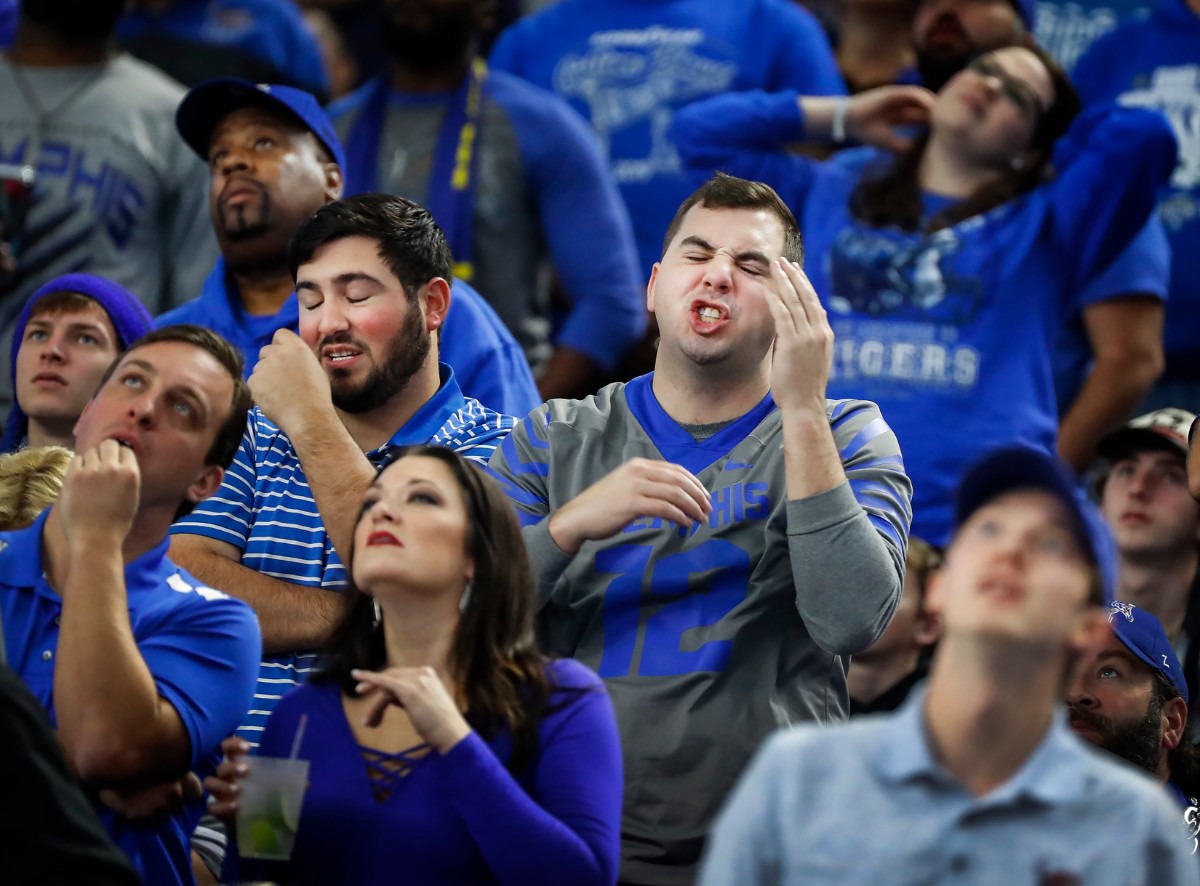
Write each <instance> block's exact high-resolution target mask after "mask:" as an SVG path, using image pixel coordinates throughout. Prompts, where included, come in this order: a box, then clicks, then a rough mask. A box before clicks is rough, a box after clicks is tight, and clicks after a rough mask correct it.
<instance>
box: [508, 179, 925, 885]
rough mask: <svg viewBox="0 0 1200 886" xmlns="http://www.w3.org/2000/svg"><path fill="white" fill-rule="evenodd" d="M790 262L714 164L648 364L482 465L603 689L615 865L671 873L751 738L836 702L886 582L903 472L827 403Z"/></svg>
mask: <svg viewBox="0 0 1200 886" xmlns="http://www.w3.org/2000/svg"><path fill="white" fill-rule="evenodd" d="M802 257H803V253H802V248H801V244H800V234H799V231H798V230H797V228H796V222H795V219H794V218H793V216H792V214H791V212H789V211H788V209H787V207H785V206H784V205H783V203H782V202H781V201H780V200H779V197H778V195H776V194H775V192H774V191H772V190H771V189H770V188H768V187H766V186H765V185H762V184H760V183H758V182H748V181H744V180H742V179H736V178H732V177H729V176H717V177H716V178H714V179H712V180H711V181H709V182H708V183H707V184H705V185H704V186H703V187H701V188H700V189H699V190H698V191H696V193H695V194H693V195H692V196H691V197H689V198H688V200H687V201H685V202H684V204H683V205H682V206H681V207H680V208H679V211H678V213H677V214H676V217H675V219H674V221H673V222H672V223H671V226H670V227H669V228H668V230H667V235H666V239H665V242H664V248H663V256H662V260H661V261H660V262H658V263H657V264H655V266H654V271H653V274H652V275H651V278H650V283H649V286H648V288H647V296H646V302H647V306H648V307H649V308H650V310H651V311H653V312H654V314H655V316H656V317H657V318H658V326H659V331H660V335H661V343H660V344H659V348H658V355H657V359H656V362H655V369H654V372H653V373H652V374H650V375H646V376H642V377H640V378H637V379H634V380H633V381H631V382H629V383H628V384H616V385H609V386H608V387H605V388H603V389H602V390H601V391H600V392H599V393H598V394H597V395H595V396H594V397H590V398H588V399H586V400H580V401H563V400H554V401H551V402H550V403H548V404H546V405H545V406H542V407H540V408H539V409H538V410H536V411H535V412H534V413H532V414H531V415H530V416H529V417H528V418H526V419H525V420H524V421H523V422H521V423H520V424H519V425H518V427H517V429H516V430H515V431H514V432H513V434H512V436H511V437H509V438H508V440H506V441H505V442H504V443H502V444H501V446H500V448H499V449H497V450H496V455H495V456H494V457H493V459H492V461H491V463H490V465H489V468H490V470H492V471H493V472H494V473H495V474H496V475H497V476H498V477H499V479H500V480H501V482H502V483H504V485H505V487H506V490H507V491H508V493H509V495H510V496H511V497H512V498H513V500H514V502H515V503H516V505H517V509H518V513H519V514H520V516H521V518H522V521H523V523H524V524H525V525H526V529H525V532H526V541H527V543H528V544H529V548H530V552H531V555H532V558H533V562H534V564H535V566H536V568H538V569H539V571H540V573H541V594H542V596H541V600H540V603H541V612H540V626H541V629H542V632H543V636H544V637H545V639H546V648H547V651H548V652H549V653H550V654H552V655H558V656H572V657H575V658H579V659H580V660H582V661H583V662H584V663H586V664H587V665H588V666H589V667H592V668H594V669H596V670H597V671H598V672H599V674H600V675H601V676H602V677H604V678H605V680H606V683H607V686H608V690H609V693H610V694H611V695H612V698H613V702H614V704H615V707H616V711H617V719H618V725H619V726H620V728H621V734H622V744H623V749H624V754H625V771H626V791H625V798H626V799H625V811H624V820H623V823H622V870H621V879H622V881H623V882H627V883H639V884H676V883H690V882H691V880H692V877H693V876H694V866H695V864H696V861H697V860H698V857H699V854H700V849H701V846H702V843H703V840H704V836H705V833H706V831H707V829H708V825H709V823H710V821H711V817H712V815H713V814H714V813H715V811H716V808H717V807H718V805H719V804H720V802H721V800H722V799H723V798H724V796H725V793H726V791H727V790H729V788H731V787H732V785H733V783H734V781H735V780H736V778H737V776H738V774H739V773H740V772H741V768H742V766H743V765H744V764H745V762H746V761H747V760H748V759H749V757H750V755H751V754H752V753H753V751H754V749H755V747H757V745H758V742H759V741H760V740H761V739H762V738H763V736H765V735H766V734H767V733H768V732H770V731H771V730H772V729H774V728H775V727H777V726H780V725H783V724H786V723H791V722H795V721H799V720H832V719H844V718H845V716H846V708H847V695H846V664H847V657H848V656H849V655H851V654H853V653H856V652H859V651H861V650H862V649H865V648H866V647H867V646H869V645H870V644H871V643H872V642H874V641H875V640H876V639H877V638H878V637H879V635H880V634H881V633H882V631H883V629H884V627H885V626H886V625H887V623H888V619H889V618H890V617H891V615H892V611H893V610H894V609H895V606H896V602H897V600H898V599H899V598H900V579H901V575H902V573H903V569H904V548H905V543H906V539H907V535H908V525H909V517H910V511H909V496H910V492H911V487H910V485H909V483H908V478H907V477H906V476H905V475H904V472H903V465H902V462H901V458H900V452H899V449H898V447H897V444H896V439H895V437H894V435H893V434H892V432H891V431H890V429H889V428H888V426H887V424H886V423H885V422H884V420H883V419H882V418H881V417H880V415H879V411H878V409H876V408H875V406H874V405H873V404H871V403H866V402H863V401H853V400H843V401H827V400H826V399H825V385H826V381H827V380H828V377H829V368H830V355H831V349H832V346H833V334H832V332H831V331H830V329H829V325H828V323H827V321H826V319H825V312H824V310H822V309H821V306H820V304H819V302H818V301H817V296H816V293H815V292H813V290H812V287H811V286H810V285H809V283H808V280H807V278H806V277H805V276H804V274H803V272H802V271H801V270H800V266H799V261H800V259H801V258H802ZM647 724H653V727H652V728H648V727H647Z"/></svg>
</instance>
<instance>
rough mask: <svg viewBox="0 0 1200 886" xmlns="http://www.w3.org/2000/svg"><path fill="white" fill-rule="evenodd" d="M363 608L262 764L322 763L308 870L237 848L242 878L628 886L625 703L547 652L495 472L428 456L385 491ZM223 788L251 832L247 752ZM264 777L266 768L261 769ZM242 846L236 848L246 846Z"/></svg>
mask: <svg viewBox="0 0 1200 886" xmlns="http://www.w3.org/2000/svg"><path fill="white" fill-rule="evenodd" d="M349 571H350V575H351V576H352V580H353V581H352V583H353V585H354V587H353V588H352V589H351V591H350V602H349V609H348V611H347V613H346V615H345V617H344V619H343V620H342V622H341V624H340V626H339V627H338V628H337V630H336V631H335V633H334V636H333V638H332V639H331V641H330V644H329V647H328V649H327V653H328V654H327V657H326V660H325V666H324V668H323V669H322V671H321V672H320V673H319V674H318V675H317V676H315V677H314V678H313V680H312V682H311V683H309V684H308V685H305V686H301V687H299V688H298V689H296V690H294V691H293V692H292V693H290V694H289V695H288V696H286V697H285V698H284V699H283V700H282V701H281V702H280V703H279V706H278V708H276V710H275V712H274V713H273V714H272V715H271V719H270V720H269V721H268V723H267V727H266V729H265V731H264V734H263V740H262V747H261V748H260V753H262V754H264V755H269V756H287V755H288V754H289V752H290V750H291V745H292V743H293V740H294V737H295V735H296V733H297V730H298V728H299V727H300V723H301V718H302V717H306V718H307V719H306V724H307V725H306V727H305V730H304V733H303V738H302V741H301V745H300V749H299V756H300V757H302V758H305V759H308V760H310V761H311V765H310V770H309V787H308V791H307V793H306V795H305V799H304V805H303V809H302V814H301V819H300V826H299V830H298V832H297V834H296V842H295V848H294V850H293V853H292V860H291V862H289V863H277V862H251V861H249V860H246V859H242V860H241V863H240V870H238V871H233V870H231V866H232V865H234V864H237V861H238V860H237V853H236V852H235V851H230V852H229V854H228V861H227V864H226V871H225V873H226V876H227V877H228V878H229V879H231V880H232V881H240V880H246V879H268V878H269V879H272V880H275V881H277V882H282V883H296V884H304V883H313V884H317V883H319V884H329V883H354V884H356V886H370V884H375V883H379V884H382V883H388V884H392V883H399V882H403V883H406V884H431V886H432V884H459V883H462V884H467V883H471V884H474V883H500V884H514V886H516V884H521V886H531V884H538V883H545V884H562V883H570V884H611V883H613V882H615V880H616V871H617V858H618V836H619V832H620V811H621V784H622V768H621V753H620V747H619V742H618V739H617V731H616V723H615V720H614V717H613V712H612V707H611V704H610V703H609V700H608V695H607V693H606V692H605V690H604V687H603V684H602V683H601V682H600V680H599V679H598V678H597V677H596V676H595V675H594V674H592V673H591V672H590V671H588V670H587V669H586V668H584V667H583V666H582V665H580V664H578V663H577V662H574V661H568V660H563V661H555V662H549V661H547V660H546V659H544V658H543V657H542V656H541V655H540V654H539V653H538V652H537V649H536V646H535V643H534V639H533V628H532V620H533V606H534V593H533V584H532V578H531V574H530V570H529V564H528V561H527V559H526V555H525V546H524V543H523V541H522V539H521V533H520V528H519V526H518V523H517V518H516V515H515V513H514V512H513V510H512V506H511V505H510V504H509V503H508V501H507V500H506V498H505V497H504V495H503V493H501V492H500V491H499V489H497V488H496V487H495V486H494V485H493V484H492V481H491V480H490V479H488V478H487V477H485V476H484V475H483V473H482V472H480V471H478V470H477V469H476V468H474V467H473V466H471V465H469V464H468V463H467V462H465V461H464V460H463V459H462V458H461V457H460V456H458V455H456V454H454V453H453V452H450V451H449V450H446V449H439V448H434V447H414V448H412V449H408V450H404V451H403V452H402V454H401V455H400V457H399V458H397V459H396V460H395V461H393V462H391V463H390V464H389V465H387V466H386V467H384V468H383V469H382V470H381V471H380V473H379V475H378V476H377V477H376V480H375V483H374V485H373V486H372V487H371V489H370V491H369V492H368V493H367V497H366V500H365V501H364V502H363V507H362V511H361V513H360V516H359V520H358V525H357V527H356V528H355V533H354V546H353V549H352V551H351V557H350V560H349ZM224 750H225V753H226V755H227V757H228V758H229V759H227V760H226V761H225V762H224V763H223V764H222V765H221V767H220V769H219V770H218V774H217V776H216V777H214V778H210V779H208V780H207V781H206V786H207V787H208V789H209V790H210V791H211V792H212V793H213V795H214V803H213V806H212V809H213V812H214V813H215V814H217V815H218V816H221V817H222V818H223V819H224V820H225V821H226V824H227V825H230V826H231V827H230V834H231V835H232V834H234V832H235V831H236V828H234V827H232V825H233V824H234V823H235V819H236V815H237V811H238V804H237V789H238V782H239V781H240V779H241V778H242V776H243V775H244V773H245V767H246V764H245V762H244V761H243V760H241V759H240V757H241V756H242V755H244V754H246V753H247V752H248V750H249V749H248V747H247V746H246V744H245V742H243V741H242V740H241V739H238V738H230V739H227V740H226V742H225V744H224ZM250 765H253V762H252V761H251V763H250ZM231 843H232V836H231Z"/></svg>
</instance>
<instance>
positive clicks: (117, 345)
mask: <svg viewBox="0 0 1200 886" xmlns="http://www.w3.org/2000/svg"><path fill="white" fill-rule="evenodd" d="M153 328H154V321H153V320H151V319H150V312H149V311H147V310H146V308H145V307H144V306H143V305H142V303H141V302H140V301H138V299H137V298H136V297H135V296H134V295H133V293H131V292H130V291H129V290H127V289H125V287H123V286H121V285H119V284H117V283H114V282H112V281H111V280H106V279H104V278H103V277H96V276H93V275H92V274H66V275H64V276H62V277H56V278H55V279H53V280H51V281H50V282H49V283H47V284H46V285H45V286H43V287H42V288H41V289H39V290H38V291H37V292H35V293H34V294H33V295H31V296H30V297H29V300H28V301H27V302H26V303H25V307H24V308H22V310H21V313H20V315H19V316H18V317H17V322H16V324H15V325H14V327H13V341H12V347H11V349H10V352H9V360H10V363H11V367H12V376H11V377H12V384H13V393H14V399H13V406H12V409H10V410H9V413H8V419H7V420H6V422H5V426H4V437H3V439H0V452H12V451H13V450H15V449H17V448H19V447H21V446H31V447H34V446H64V447H66V448H68V449H70V448H72V447H73V446H74V445H75V444H74V438H75V434H74V427H75V422H76V421H78V420H79V416H80V414H81V413H82V412H83V409H84V406H85V405H86V404H87V402H88V401H89V400H90V399H91V398H92V396H93V395H94V394H95V393H96V389H97V388H98V387H100V379H101V378H103V377H104V375H105V373H106V372H107V371H108V369H109V367H110V366H112V364H113V361H114V360H116V359H117V355H119V354H120V353H121V352H122V351H123V350H125V348H126V347H127V346H128V345H129V343H130V342H132V341H134V340H135V339H138V338H141V337H142V336H143V335H145V334H146V333H147V332H149V331H150V330H151V329H153Z"/></svg>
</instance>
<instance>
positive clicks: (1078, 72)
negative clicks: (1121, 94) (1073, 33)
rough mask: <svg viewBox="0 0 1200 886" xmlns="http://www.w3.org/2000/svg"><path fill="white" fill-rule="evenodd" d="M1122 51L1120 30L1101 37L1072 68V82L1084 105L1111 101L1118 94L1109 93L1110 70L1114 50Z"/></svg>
mask: <svg viewBox="0 0 1200 886" xmlns="http://www.w3.org/2000/svg"><path fill="white" fill-rule="evenodd" d="M1114 49H1115V50H1116V51H1117V52H1120V51H1121V43H1120V37H1119V30H1118V31H1115V32H1114V31H1110V32H1109V33H1107V34H1105V35H1103V36H1101V37H1099V38H1098V39H1097V40H1096V41H1095V42H1094V43H1092V45H1091V46H1089V47H1088V48H1087V51H1086V52H1085V53H1084V54H1083V55H1082V56H1081V57H1080V59H1079V61H1077V62H1076V63H1075V67H1074V68H1073V69H1072V70H1071V82H1072V83H1073V84H1074V85H1075V89H1076V91H1077V92H1078V93H1079V99H1080V101H1082V102H1083V106H1084V107H1088V106H1089V105H1094V104H1098V103H1099V102H1102V101H1111V100H1112V99H1113V98H1115V97H1116V96H1113V95H1111V94H1109V83H1108V81H1109V77H1108V72H1109V71H1111V70H1112V69H1113V59H1112V52H1113V50H1114Z"/></svg>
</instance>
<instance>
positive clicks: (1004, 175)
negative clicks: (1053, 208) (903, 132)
mask: <svg viewBox="0 0 1200 886" xmlns="http://www.w3.org/2000/svg"><path fill="white" fill-rule="evenodd" d="M1022 48H1023V49H1027V50H1028V51H1029V52H1032V53H1033V54H1034V55H1035V56H1037V58H1038V61H1040V62H1041V63H1042V64H1043V65H1044V66H1045V68H1046V71H1047V72H1048V73H1049V74H1050V82H1051V84H1052V86H1053V88H1054V101H1053V103H1052V104H1051V105H1050V107H1049V108H1047V109H1046V110H1045V112H1044V113H1043V114H1042V115H1041V117H1039V118H1038V122H1037V125H1036V126H1035V127H1034V130H1033V135H1032V136H1031V137H1030V140H1029V148H1030V150H1032V151H1033V152H1034V161H1033V162H1032V163H1029V164H1027V165H1025V166H1022V167H1021V168H1020V169H1005V170H1002V171H1001V173H1000V175H999V177H998V178H997V179H996V180H994V181H991V182H989V183H987V184H985V185H983V186H982V187H980V188H979V189H978V190H976V191H975V192H974V193H973V194H970V195H969V196H967V197H965V198H963V199H962V200H959V201H958V202H957V203H953V204H951V205H950V206H947V207H946V208H945V209H943V210H942V211H941V212H938V213H935V214H934V215H932V216H930V217H929V218H928V219H927V220H925V222H924V224H922V216H923V214H924V209H923V204H922V199H921V183H920V181H919V180H918V171H919V169H920V165H921V156H922V155H923V154H924V153H925V146H926V145H927V144H928V143H929V134H928V133H925V134H924V135H922V136H920V137H918V138H917V139H915V140H914V141H913V144H912V146H911V147H909V148H908V149H907V150H905V151H902V152H901V153H900V154H898V155H896V157H895V159H894V160H893V161H892V162H891V163H890V164H887V165H885V166H884V167H883V168H882V171H868V173H867V174H866V175H864V176H863V179H862V181H860V182H859V183H858V186H857V187H856V188H855V189H854V192H853V193H852V194H851V195H850V212H851V214H853V215H854V217H855V218H857V219H860V220H861V221H864V222H866V223H867V224H869V225H871V226H873V227H877V228H886V227H898V228H900V229H902V230H905V231H917V230H920V231H922V232H923V233H926V234H929V233H932V232H934V231H937V230H940V229H941V228H948V227H950V226H951V225H954V224H957V223H958V222H960V221H962V220H963V219H967V218H972V217H973V216H976V215H982V214H983V213H985V212H987V211H988V210H990V209H994V208H995V207H997V206H1000V205H1002V204H1004V203H1007V202H1008V201H1009V200H1012V199H1014V198H1015V197H1018V196H1020V195H1021V194H1024V193H1025V192H1026V191H1031V190H1033V189H1034V188H1036V187H1037V186H1038V185H1040V184H1042V183H1043V182H1046V181H1049V180H1050V179H1052V178H1053V177H1054V169H1053V166H1052V165H1051V163H1050V160H1051V157H1052V156H1053V153H1054V143H1055V142H1056V141H1058V139H1059V138H1061V137H1062V135H1063V134H1064V133H1065V132H1066V131H1067V129H1068V128H1069V127H1070V125H1071V121H1072V120H1074V119H1075V116H1076V115H1077V114H1078V113H1079V110H1080V107H1081V105H1080V101H1079V94H1078V93H1077V92H1076V91H1075V87H1074V86H1072V85H1071V80H1070V78H1069V77H1068V76H1067V74H1066V72H1065V71H1064V70H1063V69H1062V68H1061V67H1060V66H1059V64H1058V62H1056V61H1055V60H1054V58H1053V57H1052V56H1050V55H1049V54H1048V53H1047V52H1046V51H1045V50H1044V49H1042V48H1041V47H1040V46H1026V47H1022Z"/></svg>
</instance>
